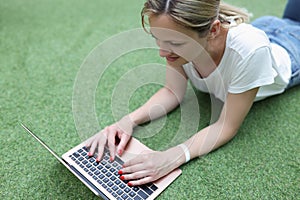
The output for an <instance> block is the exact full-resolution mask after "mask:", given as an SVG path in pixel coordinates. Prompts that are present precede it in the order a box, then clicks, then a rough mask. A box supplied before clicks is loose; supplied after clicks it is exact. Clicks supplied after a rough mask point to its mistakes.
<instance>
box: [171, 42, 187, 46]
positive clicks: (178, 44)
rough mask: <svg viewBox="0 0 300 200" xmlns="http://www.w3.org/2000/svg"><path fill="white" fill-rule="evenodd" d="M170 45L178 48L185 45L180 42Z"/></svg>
mask: <svg viewBox="0 0 300 200" xmlns="http://www.w3.org/2000/svg"><path fill="white" fill-rule="evenodd" d="M170 45H172V46H176V47H178V46H182V45H184V43H179V42H170Z"/></svg>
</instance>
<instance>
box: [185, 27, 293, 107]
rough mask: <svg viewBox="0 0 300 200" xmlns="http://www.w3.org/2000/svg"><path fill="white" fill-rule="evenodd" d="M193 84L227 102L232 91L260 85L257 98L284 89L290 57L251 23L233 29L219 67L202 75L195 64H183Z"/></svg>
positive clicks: (259, 98) (288, 74) (229, 32)
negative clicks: (206, 74) (202, 76)
mask: <svg viewBox="0 0 300 200" xmlns="http://www.w3.org/2000/svg"><path fill="white" fill-rule="evenodd" d="M183 68H184V70H185V73H186V74H187V76H188V77H189V79H190V80H191V82H192V83H193V85H194V86H195V87H196V88H197V89H199V90H201V91H203V92H208V93H211V94H214V96H216V97H217V98H219V99H220V100H222V101H223V102H224V101H225V99H226V97H227V94H228V92H229V93H234V94H238V93H242V92H245V91H247V90H250V89H253V88H256V87H259V91H258V93H257V95H256V98H255V101H258V100H261V99H264V98H266V97H269V96H272V95H276V94H280V93H282V92H284V90H285V88H286V86H287V84H288V83H289V80H290V77H291V60H290V57H289V55H288V53H287V52H286V50H285V49H284V48H282V47H281V46H279V45H276V44H272V43H270V41H269V39H268V37H267V35H266V34H265V33H264V32H263V31H261V30H259V29H257V28H255V27H253V26H252V25H250V24H240V25H238V26H237V27H233V28H230V29H229V31H228V35H227V39H226V47H225V51H224V55H223V57H222V59H221V62H220V64H219V66H218V67H217V68H216V69H215V70H214V71H213V72H212V73H211V74H210V75H209V76H208V77H206V78H201V77H200V76H199V74H198V73H197V71H196V69H195V68H194V66H193V64H192V63H187V64H185V65H183Z"/></svg>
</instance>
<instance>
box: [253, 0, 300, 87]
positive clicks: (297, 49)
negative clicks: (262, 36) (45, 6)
mask: <svg viewBox="0 0 300 200" xmlns="http://www.w3.org/2000/svg"><path fill="white" fill-rule="evenodd" d="M299 2H300V1H299ZM252 25H253V26H255V27H257V28H259V29H261V30H263V31H264V32H265V33H266V34H267V36H268V37H269V39H270V41H271V42H272V43H276V44H278V45H280V46H282V47H283V48H285V49H286V51H287V52H288V54H289V56H290V58H291V63H292V66H291V67H292V77H291V80H290V82H289V84H288V86H287V88H290V87H293V86H296V85H299V84H300V22H298V21H293V20H291V19H287V18H285V19H281V18H278V17H273V16H264V17H261V18H258V19H256V20H255V21H253V22H252Z"/></svg>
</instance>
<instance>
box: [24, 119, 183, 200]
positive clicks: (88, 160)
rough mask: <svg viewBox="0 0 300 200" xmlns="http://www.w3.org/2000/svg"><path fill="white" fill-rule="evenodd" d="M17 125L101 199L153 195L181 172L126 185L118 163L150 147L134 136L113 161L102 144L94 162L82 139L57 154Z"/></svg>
mask: <svg viewBox="0 0 300 200" xmlns="http://www.w3.org/2000/svg"><path fill="white" fill-rule="evenodd" d="M21 126H22V127H23V128H24V129H25V130H26V131H27V132H28V134H30V135H31V136H32V137H33V138H34V139H36V140H37V141H38V142H39V143H40V144H41V145H42V146H43V147H44V148H46V149H47V150H48V151H49V152H50V153H51V154H52V155H53V156H54V157H55V158H56V159H57V160H58V161H59V162H60V163H62V164H63V165H64V166H65V167H66V168H67V169H68V170H69V171H70V172H72V173H73V174H74V175H75V176H76V177H77V178H78V179H79V180H80V181H81V182H83V183H84V184H85V185H86V186H87V187H88V188H89V189H90V190H91V191H92V192H93V193H94V194H95V195H97V196H99V197H101V198H103V199H117V200H119V199H126V200H131V199H133V200H140V199H147V200H150V199H155V198H156V197H157V196H158V195H159V194H160V193H161V192H162V191H163V190H164V189H166V188H167V187H168V186H169V185H170V184H171V183H172V182H173V181H174V180H175V179H176V178H177V177H178V176H179V175H180V174H181V170H180V169H175V170H174V171H172V172H171V173H169V174H168V175H166V176H164V177H162V178H160V179H158V180H156V181H154V182H153V183H149V184H146V185H142V186H134V187H129V186H128V185H127V183H128V182H127V181H122V180H121V179H120V178H119V176H120V175H119V174H118V171H119V169H121V166H122V165H123V163H124V162H126V161H127V160H129V159H131V158H133V157H135V156H136V155H138V154H140V153H142V152H143V151H145V150H148V151H151V149H149V148H148V147H146V146H145V145H144V144H142V143H141V142H139V141H138V140H137V139H135V138H134V137H132V139H131V140H130V142H129V143H128V145H127V147H126V150H125V151H124V153H123V155H122V156H121V157H119V156H116V158H115V160H114V161H113V162H111V161H109V151H108V149H107V148H105V151H104V155H103V159H102V160H101V161H100V162H99V163H98V162H96V156H97V154H95V155H94V156H92V157H89V156H88V155H87V153H88V149H87V148H86V147H85V142H83V143H81V144H79V145H77V146H76V147H74V148H72V149H71V150H69V151H68V152H66V153H64V154H63V155H62V156H61V157H60V156H58V155H57V154H56V153H55V152H54V151H53V150H52V149H51V148H50V147H49V146H47V145H46V144H45V143H44V142H43V141H42V140H41V139H40V138H39V137H38V136H37V135H35V134H34V133H33V132H32V131H31V130H29V128H28V127H26V126H25V125H24V124H21Z"/></svg>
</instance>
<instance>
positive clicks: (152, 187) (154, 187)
mask: <svg viewBox="0 0 300 200" xmlns="http://www.w3.org/2000/svg"><path fill="white" fill-rule="evenodd" d="M150 188H151V190H153V191H155V190H157V189H158V188H157V186H156V185H154V184H152V185H151V186H150Z"/></svg>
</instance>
